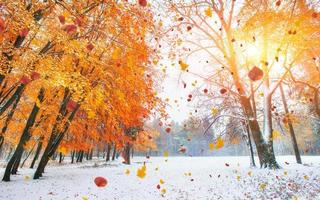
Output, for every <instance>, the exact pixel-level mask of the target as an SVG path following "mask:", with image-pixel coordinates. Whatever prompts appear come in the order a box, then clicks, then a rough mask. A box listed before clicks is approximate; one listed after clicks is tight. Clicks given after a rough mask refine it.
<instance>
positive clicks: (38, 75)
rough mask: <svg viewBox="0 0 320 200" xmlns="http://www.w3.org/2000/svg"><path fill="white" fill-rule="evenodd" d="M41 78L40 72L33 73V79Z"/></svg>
mask: <svg viewBox="0 0 320 200" xmlns="http://www.w3.org/2000/svg"><path fill="white" fill-rule="evenodd" d="M39 78H40V74H39V73H38V72H32V73H31V79H32V80H37V79H39Z"/></svg>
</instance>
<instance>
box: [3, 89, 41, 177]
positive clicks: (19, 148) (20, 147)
mask: <svg viewBox="0 0 320 200" xmlns="http://www.w3.org/2000/svg"><path fill="white" fill-rule="evenodd" d="M43 97H44V88H41V89H40V91H39V94H38V100H39V102H40V103H41V102H42V101H43ZM39 109H40V108H39V107H38V106H37V104H36V103H35V104H34V106H33V109H32V111H31V113H30V116H29V118H28V120H27V124H26V126H25V128H24V130H23V133H22V135H21V138H20V140H19V143H18V145H17V148H16V150H15V152H14V154H13V156H12V157H11V159H10V161H9V162H8V164H7V167H6V170H5V173H4V176H3V179H2V180H3V181H10V172H11V170H12V169H13V165H14V163H15V162H16V160H17V161H18V159H19V158H21V156H22V153H23V146H24V145H25V144H26V142H27V141H28V140H29V139H30V138H31V135H30V133H29V130H30V128H31V127H32V126H33V124H34V122H35V119H36V117H37V114H38V112H39Z"/></svg>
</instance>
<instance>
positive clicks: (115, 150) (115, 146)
mask: <svg viewBox="0 0 320 200" xmlns="http://www.w3.org/2000/svg"><path fill="white" fill-rule="evenodd" d="M116 153H117V144H116V143H114V145H113V153H112V160H114V159H115V157H116Z"/></svg>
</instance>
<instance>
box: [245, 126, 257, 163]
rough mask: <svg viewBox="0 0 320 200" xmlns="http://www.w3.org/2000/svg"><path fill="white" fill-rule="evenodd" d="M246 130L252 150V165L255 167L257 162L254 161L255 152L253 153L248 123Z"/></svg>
mask: <svg viewBox="0 0 320 200" xmlns="http://www.w3.org/2000/svg"><path fill="white" fill-rule="evenodd" d="M246 131H247V135H248V146H249V150H250V166H252V167H255V166H256V163H255V161H254V153H253V148H252V142H251V136H250V129H249V126H248V125H246Z"/></svg>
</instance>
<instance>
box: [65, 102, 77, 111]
mask: <svg viewBox="0 0 320 200" xmlns="http://www.w3.org/2000/svg"><path fill="white" fill-rule="evenodd" d="M76 107H77V102H75V101H73V100H72V99H70V100H69V101H68V103H67V110H69V111H72V110H74V109H76Z"/></svg>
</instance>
